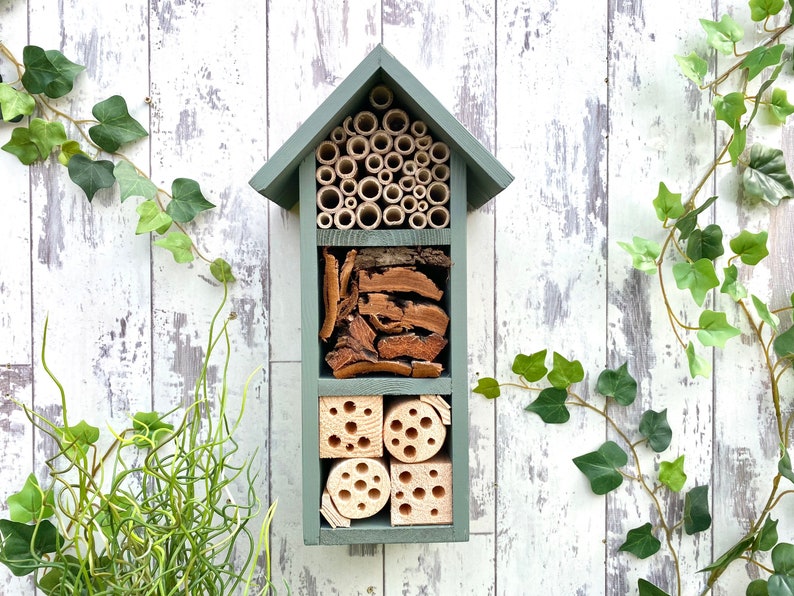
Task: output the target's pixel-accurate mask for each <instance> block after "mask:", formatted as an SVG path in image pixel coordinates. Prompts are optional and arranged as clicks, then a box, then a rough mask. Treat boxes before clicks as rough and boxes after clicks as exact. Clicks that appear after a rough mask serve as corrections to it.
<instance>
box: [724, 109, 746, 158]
mask: <svg viewBox="0 0 794 596" xmlns="http://www.w3.org/2000/svg"><path fill="white" fill-rule="evenodd" d="M745 147H747V126H746V125H745V126H742V124H741V122H740V121H738V120H737V121H736V123H735V124H734V125H733V137H731V142H730V143H729V144H728V154H729V155H730V156H731V165H732V166H733V167H734V168H735V167H736V164H737V163H739V157H740V156H741V154H742V152H743V151H744V149H745Z"/></svg>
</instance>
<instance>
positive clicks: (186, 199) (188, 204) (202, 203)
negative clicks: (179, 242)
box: [165, 178, 215, 223]
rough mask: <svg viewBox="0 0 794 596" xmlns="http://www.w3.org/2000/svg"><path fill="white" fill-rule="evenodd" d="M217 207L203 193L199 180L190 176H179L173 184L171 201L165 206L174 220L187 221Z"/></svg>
mask: <svg viewBox="0 0 794 596" xmlns="http://www.w3.org/2000/svg"><path fill="white" fill-rule="evenodd" d="M213 207H215V205H213V204H212V203H210V202H209V201H208V200H207V199H205V198H204V195H203V194H201V188H199V184H198V182H196V181H195V180H191V179H189V178H177V179H176V180H174V182H173V183H172V184H171V202H170V203H168V205H167V206H166V208H165V211H166V213H168V215H170V216H171V217H172V218H173V219H174V221H178V222H179V223H187V222H189V221H192V220H193V218H194V217H196V215H198V214H199V213H201V212H202V211H205V210H206V209H212V208H213Z"/></svg>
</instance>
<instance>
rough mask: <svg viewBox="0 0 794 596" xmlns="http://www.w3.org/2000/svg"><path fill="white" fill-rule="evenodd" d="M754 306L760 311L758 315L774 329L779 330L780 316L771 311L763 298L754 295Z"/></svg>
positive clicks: (757, 311)
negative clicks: (762, 300)
mask: <svg viewBox="0 0 794 596" xmlns="http://www.w3.org/2000/svg"><path fill="white" fill-rule="evenodd" d="M753 306H755V312H756V313H758V316H759V317H760V318H761V320H762V321H763V322H764V323H766V324H767V325H769V326H770V327H771V328H772V329H774V330H775V331H777V326H778V324H779V323H780V318H779V317H778V316H777V315H775V314H774V313H771V312H769V307H768V306H767V305H766V304H764V303H763V302H761V300H760V299H759V298H758V297H757V296H755V295H753Z"/></svg>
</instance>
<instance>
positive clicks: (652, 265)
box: [618, 236, 662, 275]
mask: <svg viewBox="0 0 794 596" xmlns="http://www.w3.org/2000/svg"><path fill="white" fill-rule="evenodd" d="M618 246H620V247H621V248H622V249H623V250H625V251H626V252H627V253H629V254H630V255H631V260H632V265H634V268H635V269H639V270H640V271H642V272H644V273H647V274H648V275H652V274H654V273H656V271H657V269H656V259H658V258H659V255H660V254H661V252H662V248H661V247H660V246H659V245H658V244H657V243H656V242H654V241H653V240H646V239H645V238H640V237H639V236H634V238H633V239H632V242H631V244H629V243H628V242H618Z"/></svg>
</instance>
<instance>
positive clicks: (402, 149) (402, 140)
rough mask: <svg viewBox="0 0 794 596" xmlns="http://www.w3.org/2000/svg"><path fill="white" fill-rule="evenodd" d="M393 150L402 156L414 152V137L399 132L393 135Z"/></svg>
mask: <svg viewBox="0 0 794 596" xmlns="http://www.w3.org/2000/svg"><path fill="white" fill-rule="evenodd" d="M394 150H395V151H396V152H397V153H399V154H400V155H402V156H406V155H411V153H413V152H414V138H413V137H412V136H411V135H406V134H401V135H397V136H396V137H394Z"/></svg>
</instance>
